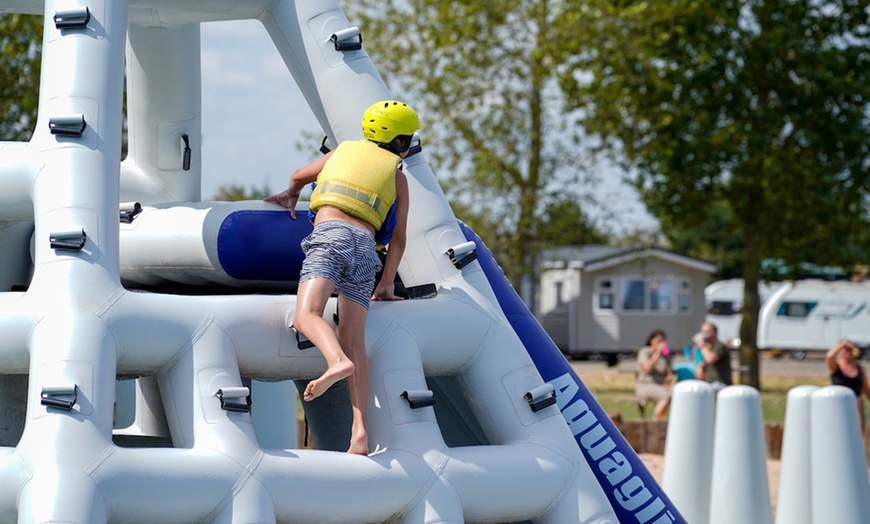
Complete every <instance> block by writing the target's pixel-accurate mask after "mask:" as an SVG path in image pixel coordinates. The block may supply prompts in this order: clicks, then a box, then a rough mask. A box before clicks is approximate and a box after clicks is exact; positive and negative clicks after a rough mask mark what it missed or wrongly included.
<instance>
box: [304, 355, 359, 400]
mask: <svg viewBox="0 0 870 524" xmlns="http://www.w3.org/2000/svg"><path fill="white" fill-rule="evenodd" d="M352 374H353V362H351V361H350V360H340V361H338V362H334V363H332V364H331V365H330V366H329V367H328V368H326V371H324V372H323V374H322V375H320V376H319V377H318V378H316V379H314V380H312V381H311V382H309V383H308V386H307V387H306V388H305V393H304V394H303V395H302V399H303V400H305V401H306V402H311V401H312V400H314V399H316V398H317V397H319V396H320V395H322V394H324V393H325V392H326V390H327V389H329V388H330V387H332V385H333V384H335V383H336V382H338V381H339V380H341V379H343V378H347V377H349V376H351V375H352Z"/></svg>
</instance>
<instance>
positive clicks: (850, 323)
mask: <svg viewBox="0 0 870 524" xmlns="http://www.w3.org/2000/svg"><path fill="white" fill-rule="evenodd" d="M844 338H848V339H849V340H851V341H852V342H854V343H855V345H857V346H858V347H859V348H861V351H862V353H864V354H866V352H867V349H868V348H870V282H847V281H823V280H798V281H795V282H786V283H783V285H782V286H781V287H780V288H779V289H778V290H777V291H776V292H775V293H773V294H772V295H771V296H770V298H769V299H768V300H767V301H766V302H765V303H764V305H763V306H762V308H761V313H760V315H759V322H758V348H759V349H782V350H785V351H789V352H792V353H793V356H795V357H798V358H801V357H803V356H805V355H806V353H807V352H810V351H827V350H828V349H829V348H830V347H831V346H833V345H834V344H836V343H837V341H839V340H841V339H844Z"/></svg>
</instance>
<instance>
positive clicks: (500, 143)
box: [345, 0, 588, 289]
mask: <svg viewBox="0 0 870 524" xmlns="http://www.w3.org/2000/svg"><path fill="white" fill-rule="evenodd" d="M345 4H346V6H345V7H346V11H347V12H348V15H349V17H350V18H351V19H353V20H355V21H358V23H359V25H360V27H361V29H362V32H363V35H364V38H365V40H364V42H365V44H364V45H365V47H366V49H367V51H368V52H369V54H370V55H371V56H372V57H373V60H374V61H375V63H376V64H377V65H378V68H379V70H380V72H381V73H382V74H383V76H384V77H385V80H386V81H387V83H388V84H389V85H390V86H391V88H392V90H393V91H394V92H397V93H403V95H402V98H403V99H406V100H408V101H409V102H411V105H412V106H414V107H415V109H417V111H418V112H419V113H420V114H421V116H422V121H423V135H424V139H425V143H424V147H425V148H426V152H427V155H428V156H429V158H430V160H432V165H433V169H434V171H435V172H436V174H437V175H438V177H439V179H440V180H441V181H442V185H443V187H444V188H445V192H446V193H447V195H448V197H449V199H450V201H451V203H452V204H453V208H454V211H457V216H458V217H459V218H460V219H462V220H464V221H465V222H467V223H468V224H469V225H471V226H472V227H473V228H474V229H475V230H476V231H477V232H478V234H480V235H482V236H483V237H484V238H487V239H488V243H489V241H490V240H489V239H492V240H494V241H495V243H494V244H493V245H491V246H490V247H491V249H492V250H493V253H494V254H495V256H496V258H497V259H498V260H499V263H500V264H501V266H502V268H503V269H504V271H505V273H506V275H507V276H508V278H509V279H510V280H511V282H512V283H513V284H514V286H515V287H517V288H518V289H519V287H518V286H519V283H520V280H521V278H522V276H523V275H531V274H533V272H534V263H535V259H536V254H537V252H538V251H539V250H540V249H541V247H542V246H543V245H544V242H542V240H541V238H540V237H539V235H540V234H541V232H542V228H543V227H544V226H543V223H544V221H545V220H546V219H547V210H548V209H551V207H552V206H554V205H557V204H558V203H560V202H562V201H563V200H565V199H569V200H572V199H573V200H574V201H575V202H578V203H579V201H580V200H581V197H582V196H584V188H583V187H582V185H581V184H580V182H581V181H583V176H584V174H585V173H586V172H585V170H584V168H585V166H584V165H583V161H584V159H585V158H586V157H584V155H583V151H582V150H581V148H580V146H579V144H580V136H579V135H578V133H577V128H576V126H570V125H568V123H569V119H568V118H567V117H568V115H567V113H566V111H565V110H564V106H563V102H562V95H561V93H560V91H559V85H558V82H557V72H558V71H559V64H558V62H557V57H558V49H559V47H560V46H561V43H560V42H559V41H558V40H557V38H556V36H557V35H555V34H554V32H553V21H554V20H555V19H557V18H559V17H561V16H563V12H562V11H563V10H564V2H561V1H559V2H553V1H540V0H538V1H533V0H495V1H489V2H478V1H477V0H459V1H450V2H445V1H441V0H402V1H398V0H388V1H382V0H361V1H354V2H352V3H351V2H345ZM578 205H579V204H578ZM459 211H461V213H460V212H459ZM574 217H575V219H576V220H578V221H580V222H579V223H575V224H574V226H573V229H574V230H577V231H582V230H585V229H588V221H587V219H586V217H585V215H584V214H583V213H577V214H576V215H574Z"/></svg>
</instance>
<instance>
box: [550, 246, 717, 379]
mask: <svg viewBox="0 0 870 524" xmlns="http://www.w3.org/2000/svg"><path fill="white" fill-rule="evenodd" d="M540 269H541V280H540V282H541V283H540V293H539V300H538V308H537V316H538V319H539V321H540V322H541V324H542V325H543V326H544V329H545V330H546V331H547V333H548V334H549V335H550V337H551V338H552V339H553V341H554V342H555V343H556V345H557V346H559V348H560V349H561V350H562V352H563V353H565V354H566V355H569V356H572V357H581V356H586V355H593V354H595V355H604V356H605V357H606V358H607V360H608V361H609V362H615V361H616V358H617V356H618V355H619V354H620V353H630V352H632V351H633V350H634V349H635V348H637V347H640V346H642V345H643V343H644V342H645V340H646V337H647V335H648V334H649V332H650V331H652V330H653V329H657V328H660V329H664V330H665V332H666V333H667V334H668V338H669V339H670V340H671V341H672V345H673V346H674V347H677V348H679V347H682V346H683V345H684V344H686V343H688V341H689V340H691V337H692V335H693V334H694V333H696V332H697V331H698V327H699V326H700V325H701V323H702V322H703V321H704V317H705V314H706V310H705V307H704V287H705V285H706V283H707V282H708V281H709V278H710V275H711V274H712V273H713V271H715V269H716V268H715V266H714V265H713V264H710V263H708V262H705V261H703V260H699V259H696V258H692V257H688V256H684V255H680V254H678V253H673V252H671V251H667V250H664V249H658V248H646V247H640V248H638V247H635V248H616V247H612V246H594V245H590V246H562V247H558V248H554V249H550V250H547V251H546V252H544V253H543V260H542V262H541V265H540Z"/></svg>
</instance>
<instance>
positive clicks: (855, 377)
mask: <svg viewBox="0 0 870 524" xmlns="http://www.w3.org/2000/svg"><path fill="white" fill-rule="evenodd" d="M858 355H860V351H859V350H858V347H857V346H856V345H855V344H854V343H852V341H851V340H848V339H843V340H841V341H839V342H837V344H836V345H834V347H832V348H831V349H829V350H828V352H827V353H826V354H825V361H826V362H827V363H828V371H830V373H831V383H832V384H834V385H836V386H845V387H847V388H849V389H851V390H852V391H853V392H854V393H855V397H856V398H857V400H858V420H860V421H861V435H863V434H864V428H865V426H866V417H865V415H864V397H863V395H867V397H868V398H870V383H868V381H867V372H866V371H864V368H863V367H862V366H861V364H859V363H858V362H857V361H856V360H855V359H856V358H858Z"/></svg>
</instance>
